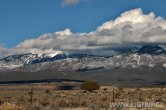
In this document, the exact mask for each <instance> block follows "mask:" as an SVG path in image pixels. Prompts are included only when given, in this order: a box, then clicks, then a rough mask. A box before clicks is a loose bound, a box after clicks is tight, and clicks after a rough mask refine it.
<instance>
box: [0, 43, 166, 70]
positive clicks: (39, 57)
mask: <svg viewBox="0 0 166 110" xmlns="http://www.w3.org/2000/svg"><path fill="white" fill-rule="evenodd" d="M141 67H147V68H156V67H157V68H166V50H165V49H163V48H162V47H160V46H158V45H143V46H142V47H134V48H130V49H128V50H126V51H125V52H122V53H120V54H117V55H113V56H97V55H90V54H78V53H72V54H71V53H70V54H69V53H58V54H33V53H27V54H22V55H11V56H8V57H5V58H2V59H0V71H30V72H36V71H43V70H55V71H81V72H82V71H93V70H113V69H118V68H141Z"/></svg>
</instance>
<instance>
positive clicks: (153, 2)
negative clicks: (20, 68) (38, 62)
mask: <svg viewBox="0 0 166 110" xmlns="http://www.w3.org/2000/svg"><path fill="white" fill-rule="evenodd" d="M165 5H166V0H0V45H1V46H0V53H1V54H0V56H5V55H9V54H15V53H18V54H19V53H26V52H27V50H29V51H28V52H34V51H35V52H40V53H45V52H46V53H47V52H55V51H56V52H57V51H81V52H84V51H85V52H94V51H95V52H98V50H104V51H103V52H102V53H105V54H107V53H116V52H115V51H114V50H111V51H110V48H116V47H118V46H119V45H120V46H122V45H131V44H132V45H133V44H146V43H157V44H158V43H159V44H162V45H165V43H166V30H165V28H166V21H165V19H166V12H165V10H166V7H165ZM130 18H131V19H130ZM136 19H137V21H136ZM119 33H120V34H119ZM124 36H126V37H124ZM107 48H108V49H109V50H108V49H107ZM105 50H106V51H105Z"/></svg>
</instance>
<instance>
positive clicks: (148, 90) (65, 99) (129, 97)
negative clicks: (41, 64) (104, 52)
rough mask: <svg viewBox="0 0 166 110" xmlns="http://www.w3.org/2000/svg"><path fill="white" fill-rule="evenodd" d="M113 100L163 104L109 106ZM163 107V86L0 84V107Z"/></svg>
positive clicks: (63, 109) (98, 109)
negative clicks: (92, 88)
mask: <svg viewBox="0 0 166 110" xmlns="http://www.w3.org/2000/svg"><path fill="white" fill-rule="evenodd" d="M64 85H65V86H64ZM71 85H76V86H71ZM71 89H72V90H71ZM113 91H114V92H113ZM113 101H115V102H162V103H163V104H164V106H165V108H164V107H158V108H120V107H119V108H118V107H116V108H111V107H110V103H111V102H113ZM165 109H166V88H165V87H143V88H118V87H113V86H101V87H100V89H99V90H95V91H93V92H89V91H85V90H80V89H79V84H75V83H71V84H70V85H69V84H68V85H67V83H63V84H62V83H61V84H58V83H42V84H41V83H38V84H9V85H0V110H165Z"/></svg>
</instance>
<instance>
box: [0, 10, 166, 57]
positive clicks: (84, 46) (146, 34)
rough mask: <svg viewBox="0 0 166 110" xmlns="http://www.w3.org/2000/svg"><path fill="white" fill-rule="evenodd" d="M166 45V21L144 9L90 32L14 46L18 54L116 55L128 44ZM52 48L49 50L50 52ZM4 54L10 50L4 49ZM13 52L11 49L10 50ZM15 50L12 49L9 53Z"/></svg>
mask: <svg viewBox="0 0 166 110" xmlns="http://www.w3.org/2000/svg"><path fill="white" fill-rule="evenodd" d="M154 43H155V44H162V45H165V44H166V20H165V19H164V18H162V17H156V16H155V14H154V13H152V12H151V13H149V14H144V13H143V12H142V10H141V9H134V10H131V11H127V12H125V13H122V14H121V16H119V17H117V18H116V19H115V20H110V21H107V22H105V23H104V24H102V25H101V26H99V27H98V28H97V30H96V31H94V32H90V33H72V32H71V30H70V29H65V30H64V31H59V32H55V33H48V34H44V35H42V36H40V37H39V38H36V39H28V40H25V41H24V42H21V43H20V44H18V45H17V47H15V48H13V49H10V51H14V52H15V53H20V52H21V53H23V52H33V53H51V52H52V53H54V52H55V51H67V52H81V53H83V52H86V53H95V54H98V53H100V54H113V53H116V51H115V50H114V49H116V48H119V47H124V46H128V45H130V46H131V45H134V46H135V45H141V44H154ZM48 50H49V51H48ZM0 51H3V52H2V53H5V52H6V49H4V48H2V49H1V50H0ZM8 52H9V51H8ZM9 53H11V52H9Z"/></svg>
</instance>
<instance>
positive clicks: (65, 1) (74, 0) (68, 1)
mask: <svg viewBox="0 0 166 110" xmlns="http://www.w3.org/2000/svg"><path fill="white" fill-rule="evenodd" d="M79 2H80V0H62V3H61V5H62V6H67V5H76V4H78V3H79Z"/></svg>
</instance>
